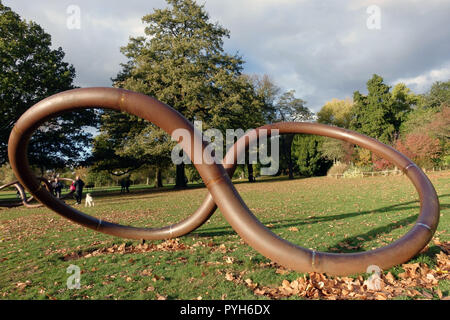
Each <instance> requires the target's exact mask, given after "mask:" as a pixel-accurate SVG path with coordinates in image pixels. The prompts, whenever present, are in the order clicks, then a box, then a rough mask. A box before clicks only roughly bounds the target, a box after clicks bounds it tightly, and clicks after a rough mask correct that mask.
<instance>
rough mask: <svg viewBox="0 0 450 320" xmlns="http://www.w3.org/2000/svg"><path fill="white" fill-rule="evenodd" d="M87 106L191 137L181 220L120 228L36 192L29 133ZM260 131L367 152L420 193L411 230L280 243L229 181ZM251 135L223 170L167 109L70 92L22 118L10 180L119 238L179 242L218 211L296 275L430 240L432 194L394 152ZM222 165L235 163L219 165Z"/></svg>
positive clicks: (394, 254) (93, 91)
mask: <svg viewBox="0 0 450 320" xmlns="http://www.w3.org/2000/svg"><path fill="white" fill-rule="evenodd" d="M93 106H98V107H101V108H106V109H112V110H116V111H121V112H126V113H129V114H133V115H135V116H137V117H140V118H143V119H146V120H148V121H150V122H152V123H153V124H155V125H156V126H158V127H160V128H161V129H163V130H164V131H165V132H167V133H168V134H169V135H172V133H173V132H174V131H175V130H176V129H185V130H187V132H189V133H190V140H186V141H183V139H181V138H180V139H179V141H178V142H179V144H180V145H181V147H182V148H183V149H184V151H185V153H186V154H187V155H188V156H189V157H190V159H191V160H192V162H193V163H194V165H195V167H196V169H197V170H198V172H199V174H200V176H201V177H202V179H203V182H204V183H205V185H206V187H207V188H208V191H209V194H208V196H207V197H206V199H205V200H204V201H203V203H202V204H201V206H200V207H199V208H198V209H197V211H195V212H194V213H193V214H192V215H191V216H190V217H189V218H187V219H186V220H183V221H181V222H179V223H177V224H174V225H171V226H167V227H163V228H157V229H152V228H136V227H131V226H123V225H118V224H114V223H111V222H107V221H103V220H100V219H97V218H94V217H92V216H89V215H86V214H84V213H83V212H80V211H78V210H76V209H74V208H72V207H70V206H68V205H66V204H65V203H64V202H62V201H60V200H58V199H56V198H55V197H53V196H52V194H51V193H50V192H48V191H47V190H46V189H45V188H43V187H42V185H41V184H40V183H39V180H38V179H37V178H36V177H35V175H34V174H33V172H32V171H31V169H30V167H29V164H28V159H27V145H28V143H29V141H30V138H31V136H32V134H33V132H34V131H35V130H36V129H37V128H38V127H39V126H40V125H42V124H43V123H45V122H46V121H47V120H49V119H51V118H53V117H56V116H59V115H61V114H62V113H65V112H69V111H75V110H80V109H86V108H92V107H93ZM262 129H266V130H268V133H269V134H270V132H271V130H275V129H276V130H279V133H280V134H285V133H304V134H314V135H321V136H327V137H331V138H335V139H340V140H344V141H347V142H350V143H352V144H356V145H358V146H361V147H363V148H366V149H369V150H371V151H373V152H374V153H376V154H377V155H379V156H381V157H383V158H384V159H386V160H388V161H390V162H392V163H393V164H395V165H396V166H397V167H398V168H400V169H401V170H403V172H404V173H405V174H406V175H407V176H408V178H409V179H410V180H411V182H412V183H413V184H414V186H415V187H416V189H417V191H418V193H419V196H420V214H419V217H418V219H417V221H416V223H415V225H414V227H413V228H412V229H411V230H410V231H409V232H408V233H407V234H406V235H404V236H403V237H402V238H400V239H398V240H397V241H395V242H393V243H392V244H390V245H388V246H385V247H382V248H378V249H375V250H371V251H366V252H357V253H343V254H337V253H328V252H318V251H315V250H309V249H306V248H303V247H301V246H297V245H295V244H292V243H290V242H288V241H286V240H284V239H282V238H280V237H279V236H277V235H276V234H274V233H273V232H271V231H270V230H269V229H268V228H266V227H265V226H264V225H263V224H262V223H261V222H260V221H259V220H258V219H257V218H256V217H255V216H254V215H253V213H252V212H251V211H250V209H249V208H248V207H247V206H246V204H245V203H244V201H243V200H242V198H241V197H240V195H239V193H238V192H237V190H236V189H235V187H234V185H233V184H232V182H231V180H230V178H229V177H230V176H232V174H233V172H234V170H235V168H236V162H237V161H236V159H237V157H238V154H239V153H240V152H244V151H245V148H246V147H247V146H248V145H249V141H250V139H255V137H256V136H258V135H259V133H260V131H261V130H262ZM255 130H256V133H257V134H256V135H251V134H247V135H246V136H243V137H242V138H241V139H245V143H236V144H235V145H234V147H233V149H234V154H233V153H232V152H230V151H229V152H228V153H227V155H226V156H225V158H226V160H225V161H224V163H225V165H223V166H222V165H220V164H216V163H215V162H214V161H213V159H212V158H211V155H209V153H208V152H205V153H204V152H203V150H204V149H205V148H206V146H207V144H206V142H204V141H203V139H202V137H201V134H200V133H199V132H198V131H196V129H195V128H194V126H193V125H192V124H191V123H190V122H189V121H188V120H187V119H186V118H184V117H183V116H182V115H181V114H180V113H179V112H177V111H176V110H174V109H173V108H171V107H169V106H168V105H166V104H163V103H161V102H160V101H158V100H156V99H153V98H151V97H148V96H146V95H142V94H139V93H135V92H131V91H127V90H123V89H114V88H87V89H75V90H70V91H66V92H63V93H59V94H56V95H54V96H51V97H49V98H47V99H44V100H42V101H41V102H39V103H37V104H36V105H34V106H33V107H32V108H30V109H29V110H28V111H27V112H25V113H24V114H23V115H22V117H21V118H20V119H19V120H18V121H17V123H16V125H15V126H14V128H13V130H12V132H11V136H10V139H9V145H8V153H9V160H10V164H11V167H12V168H13V170H14V173H15V175H16V177H17V178H18V179H19V181H20V183H21V184H22V185H23V186H24V187H25V188H26V189H27V190H28V191H29V192H30V193H31V194H32V195H33V196H34V197H35V198H36V199H37V200H39V201H40V202H41V203H43V204H44V205H45V206H47V207H48V208H50V209H51V210H53V211H55V212H57V213H58V214H60V215H62V216H63V217H66V218H68V219H70V220H72V221H74V222H76V223H78V224H81V225H83V226H85V227H87V228H91V229H93V230H96V231H99V232H103V233H107V234H110V235H114V236H118V237H123V238H130V239H149V240H155V239H168V238H172V237H178V236H182V235H185V234H187V233H189V232H191V231H192V230H194V229H196V228H198V227H199V226H201V225H202V224H203V223H204V222H205V221H206V220H207V219H208V218H209V217H210V216H211V215H212V214H213V213H214V211H215V210H216V206H217V207H218V208H219V209H220V210H221V212H222V214H223V215H224V217H225V219H226V220H227V221H228V222H229V223H230V225H231V226H232V228H233V229H234V230H235V231H236V232H237V233H238V234H239V235H240V236H241V237H242V238H243V239H244V241H245V242H247V243H248V244H249V245H250V246H252V247H253V248H254V249H255V250H257V251H258V252H260V253H261V254H263V255H264V256H266V257H267V258H269V259H271V260H272V261H275V262H277V263H279V264H280V265H283V266H285V267H287V268H290V269H293V270H296V271H299V272H311V271H315V272H325V273H328V274H334V275H348V274H355V273H361V272H365V271H366V270H367V267H369V266H371V265H376V266H378V267H380V268H381V269H388V268H390V267H392V266H395V265H398V264H401V263H404V262H406V261H408V260H409V259H411V258H412V257H414V256H415V255H416V254H417V253H418V252H419V251H420V250H422V249H423V248H424V247H425V246H426V244H427V243H428V242H429V241H430V240H431V238H432V236H433V234H434V232H435V231H436V228H437V225H438V222H439V201H438V197H437V194H436V191H435V190H434V187H433V185H432V184H431V182H430V181H429V179H428V178H427V176H426V175H425V174H424V173H423V172H422V170H421V169H420V168H418V167H417V166H416V165H415V164H414V163H413V162H412V161H411V160H409V159H408V158H407V157H405V156H404V155H403V154H401V153H400V152H398V151H396V150H395V149H393V148H391V147H389V146H387V145H385V144H383V143H381V142H379V141H377V140H375V139H372V138H369V137H367V136H364V135H362V134H359V133H356V132H352V131H349V130H345V129H341V128H337V127H331V126H327V125H323V124H316V123H292V122H291V123H276V124H270V125H266V126H263V127H260V128H258V129H255ZM200 158H201V159H200ZM230 160H234V161H230ZM227 163H234V164H233V165H226V164H227Z"/></svg>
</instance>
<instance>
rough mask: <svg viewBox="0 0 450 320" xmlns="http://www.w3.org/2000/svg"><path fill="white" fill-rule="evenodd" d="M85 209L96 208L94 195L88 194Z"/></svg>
mask: <svg viewBox="0 0 450 320" xmlns="http://www.w3.org/2000/svg"><path fill="white" fill-rule="evenodd" d="M84 206H85V207H87V206H89V207H93V206H94V198H92V195H91V194H90V193H88V194H86V203H85V204H84Z"/></svg>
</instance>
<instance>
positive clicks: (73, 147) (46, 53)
mask: <svg viewBox="0 0 450 320" xmlns="http://www.w3.org/2000/svg"><path fill="white" fill-rule="evenodd" d="M63 59H64V52H63V50H62V49H61V48H58V49H55V50H53V49H51V36H50V35H49V34H47V33H45V31H44V30H43V29H42V28H41V27H40V26H39V25H38V24H36V23H34V22H25V21H23V20H21V18H20V16H19V15H18V14H16V13H15V12H13V11H12V10H11V9H10V8H8V7H6V6H4V5H3V4H2V3H1V2H0V61H1V63H0V114H1V115H2V120H1V126H0V164H4V163H5V162H7V160H8V159H7V143H8V139H9V135H10V132H11V129H12V128H13V126H14V123H15V122H16V121H17V120H18V118H19V117H20V116H21V115H22V114H23V113H24V112H25V111H26V110H27V109H28V108H29V107H31V106H32V105H34V104H35V103H37V102H39V101H40V100H42V99H44V98H46V97H48V96H50V95H53V94H56V93H58V92H61V91H64V90H68V89H72V88H73V85H72V82H73V79H74V77H75V69H74V67H73V66H72V65H69V64H68V63H67V62H64V61H63ZM95 121H96V116H95V113H94V112H93V111H83V112H73V113H67V114H64V115H62V116H60V117H58V118H56V119H53V120H52V121H49V122H47V123H46V124H44V125H43V126H41V127H40V128H39V129H38V130H37V131H36V133H35V134H34V136H33V137H32V140H31V143H30V145H29V160H30V164H31V165H35V166H37V167H39V168H40V170H41V173H43V172H44V171H45V169H49V168H58V167H64V166H66V165H77V164H80V163H82V162H83V160H84V159H85V158H86V156H87V154H86V146H87V144H88V143H89V141H90V137H91V135H90V134H89V133H88V132H86V130H85V126H94V125H95Z"/></svg>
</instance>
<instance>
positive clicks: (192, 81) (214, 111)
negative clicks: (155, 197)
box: [102, 0, 263, 187]
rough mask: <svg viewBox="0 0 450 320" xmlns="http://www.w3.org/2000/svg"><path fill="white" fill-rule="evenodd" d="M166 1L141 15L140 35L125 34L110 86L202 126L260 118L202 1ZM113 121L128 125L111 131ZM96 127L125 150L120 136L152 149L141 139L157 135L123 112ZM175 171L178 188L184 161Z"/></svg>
mask: <svg viewBox="0 0 450 320" xmlns="http://www.w3.org/2000/svg"><path fill="white" fill-rule="evenodd" d="M167 3H168V4H169V7H168V8H165V9H155V10H154V12H153V13H151V14H148V15H146V16H144V18H143V22H144V23H145V24H146V28H145V34H146V35H145V36H144V37H137V38H131V39H130V42H129V44H128V45H127V46H126V47H124V48H122V53H123V54H124V55H125V56H126V57H127V58H128V62H127V63H126V64H123V65H122V66H123V69H122V71H121V72H120V73H119V74H118V76H117V78H116V79H114V85H115V86H116V87H121V88H125V89H129V90H133V91H137V92H140V93H143V94H146V95H149V96H153V97H155V98H156V99H158V100H160V101H162V102H164V103H166V104H168V105H170V106H172V107H173V108H175V109H176V110H178V111H179V112H180V113H182V114H183V115H184V116H185V117H186V118H187V119H188V120H189V121H191V122H193V121H195V120H201V121H203V126H204V128H205V129H208V128H211V127H213V128H218V129H223V130H225V128H232V127H233V126H234V127H236V126H238V127H240V128H242V129H246V128H251V127H254V126H255V125H258V124H260V123H262V122H263V120H262V112H261V103H260V100H259V99H258V98H257V97H256V96H255V94H254V88H253V87H252V86H251V83H250V82H249V81H248V80H247V79H246V78H245V77H242V75H241V71H242V68H243V67H242V65H243V63H244V62H243V60H242V58H241V57H239V56H237V55H229V54H226V53H225V52H224V50H223V38H227V37H229V31H228V30H226V29H225V28H223V27H222V26H220V25H219V24H217V23H212V22H210V21H209V16H208V14H207V12H205V10H204V5H198V4H196V3H195V2H194V1H193V0H167ZM116 121H119V122H120V123H123V122H125V123H127V126H128V128H122V129H119V130H115V129H113V130H111V126H113V125H114V123H115V122H116ZM102 128H103V129H102V130H103V132H104V133H105V134H106V135H107V141H108V142H109V143H110V148H112V149H113V150H117V147H118V146H119V147H124V148H125V149H126V148H127V146H126V141H129V142H132V143H133V144H134V143H135V141H139V142H142V145H141V146H140V147H139V148H140V150H148V149H150V148H153V146H152V145H151V144H150V145H148V144H147V143H149V142H150V141H149V139H148V137H151V136H157V137H160V134H159V133H155V134H153V133H152V131H157V128H155V127H154V126H152V125H150V124H146V125H143V123H139V122H138V120H137V119H135V118H133V117H131V116H128V115H125V114H118V115H114V116H111V114H106V116H104V117H103V119H102ZM144 129H145V130H144ZM119 139H125V140H126V141H125V143H123V142H119V141H118V140H119ZM161 143H164V144H165V148H166V147H167V148H169V147H170V146H171V144H170V139H169V138H166V139H165V140H164V142H161V141H159V142H158V145H161ZM153 145H155V144H153ZM119 149H120V148H119ZM162 149H164V148H162ZM130 150H131V149H130ZM114 153H115V154H117V153H121V152H114ZM157 154H158V155H160V156H163V154H162V153H157V152H156V153H155V152H153V151H148V152H147V153H145V154H143V156H144V157H141V155H142V154H135V157H136V159H135V160H136V161H135V164H136V166H139V165H141V164H142V163H146V162H147V161H148V159H149V157H148V156H155V155H157ZM122 155H127V156H131V153H127V152H125V153H123V152H122ZM168 155H169V156H170V154H168ZM108 161H109V160H108ZM163 163H164V164H165V163H166V162H165V161H163ZM129 169H132V168H129ZM176 172H177V178H176V184H177V187H184V186H185V184H186V178H185V170H184V164H181V165H177V171H176Z"/></svg>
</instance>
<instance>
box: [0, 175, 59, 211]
mask: <svg viewBox="0 0 450 320" xmlns="http://www.w3.org/2000/svg"><path fill="white" fill-rule="evenodd" d="M38 179H39V180H40V181H42V182H44V183H45V184H46V188H47V189H48V190H51V186H50V184H49V183H48V181H47V180H45V178H42V177H40V178H38ZM12 186H13V187H15V188H16V190H17V192H18V193H19V196H20V200H21V202H18V203H0V207H4V208H16V207H21V206H25V207H27V208H29V209H35V208H40V207H42V206H43V205H42V203H37V204H30V202H31V201H32V200H33V199H34V196H31V197H30V198H28V199H27V194H26V192H25V190H24V189H23V187H22V185H21V184H20V183H19V181H13V182H10V183H7V184H5V185H3V186H0V190H3V189H6V188H9V187H12Z"/></svg>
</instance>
